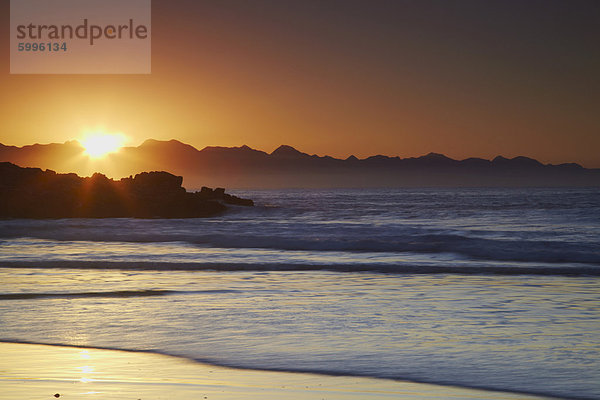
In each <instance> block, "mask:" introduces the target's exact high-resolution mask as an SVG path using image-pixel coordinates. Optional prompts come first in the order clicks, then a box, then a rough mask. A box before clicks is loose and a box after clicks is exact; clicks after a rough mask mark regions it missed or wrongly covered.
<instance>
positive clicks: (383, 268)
mask: <svg viewBox="0 0 600 400" xmlns="http://www.w3.org/2000/svg"><path fill="white" fill-rule="evenodd" d="M0 268H71V269H122V270H155V271H161V270H168V271H177V270H190V271H193V270H197V271H207V270H208V271H332V272H372V273H382V274H458V275H539V276H600V268H599V267H594V266H587V265H560V266H543V267H542V266H527V265H505V266H501V265H473V266H470V265H460V266H453V265H381V264H335V265H322V264H276V263H269V264H254V263H207V262H201V263H195V262H188V263H173V262H144V261H140V262H137V261H136V262H131V261H69V260H65V261H63V260H60V261H3V262H2V263H0ZM159 292H160V291H159ZM163 292H164V293H158V294H155V293H153V292H150V293H149V294H144V293H145V291H141V292H139V293H140V294H139V295H140V296H144V295H148V296H153V295H166V294H175V293H179V292H170V291H163ZM102 293H112V292H98V293H96V292H93V293H90V294H85V295H86V296H87V297H99V296H100V295H101V294H102ZM116 293H119V292H116ZM57 295H60V294H57ZM127 295H128V293H127V292H125V294H122V295H121V297H126V296H127ZM130 295H131V296H135V295H136V294H135V293H132V294H130ZM115 296H118V295H114V296H113V297H115ZM82 297H83V296H82Z"/></svg>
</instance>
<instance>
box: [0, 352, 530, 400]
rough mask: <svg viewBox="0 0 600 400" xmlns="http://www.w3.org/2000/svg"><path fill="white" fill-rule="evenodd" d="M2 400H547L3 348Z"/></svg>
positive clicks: (174, 360)
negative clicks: (57, 399)
mask: <svg viewBox="0 0 600 400" xmlns="http://www.w3.org/2000/svg"><path fill="white" fill-rule="evenodd" d="M0 355H1V358H0V399H11V400H13V399H40V400H43V399H55V398H57V397H55V394H58V395H60V397H58V398H59V399H66V400H69V399H102V400H105V399H132V400H136V399H141V400H154V399H181V400H187V399H207V400H219V399H220V400H224V399H250V400H253V399H257V400H258V399H260V400H266V399H292V400H304V399H311V400H320V399H327V400H349V399H494V400H497V399H542V397H535V396H525V395H522V394H509V393H502V392H493V391H482V390H472V389H462V388H456V387H448V386H440V385H429V384H420V383H412V382H403V381H392V380H385V379H371V378H354V377H333V376H325V375H317V374H299V373H288V372H265V371H253V370H243V369H232V368H223V367H215V366H212V365H207V364H201V363H197V362H193V361H190V360H186V359H182V358H178V357H170V356H164V355H160V354H153V353H141V352H127V351H115V350H101V349H90V348H76V347H62V346H47V345H37V344H15V343H0Z"/></svg>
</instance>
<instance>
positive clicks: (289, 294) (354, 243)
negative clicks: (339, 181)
mask: <svg viewBox="0 0 600 400" xmlns="http://www.w3.org/2000/svg"><path fill="white" fill-rule="evenodd" d="M234 194H236V195H238V196H242V197H248V198H252V199H254V200H255V203H256V206H255V207H252V208H247V207H233V208H232V209H231V211H229V212H228V213H226V214H225V215H223V216H219V217H214V218H203V219H175V220H164V219H151V220H142V219H98V220H94V219H62V220H18V219H13V220H1V221H0V267H1V268H0V282H1V283H0V341H19V342H31V343H49V344H64V345H77V346H90V347H102V348H114V349H124V350H146V351H154V352H158V353H164V354H170V355H175V356H182V357H186V358H191V359H194V360H198V361H203V362H208V363H213V364H217V365H225V366H234V367H242V368H251V369H267V370H284V371H310V372H319V373H324V374H334V375H339V374H342V375H356V376H373V377H380V378H390V379H403V380H411V381H416V382H429V383H438V384H444V385H454V386H464V387H477V388H486V389H495V390H502V391H508V392H523V393H535V394H545V395H550V396H557V397H563V398H574V399H599V398H600V190H598V189H575V188H574V189H564V188H552V189H550V188H548V189H537V188H536V189H532V188H518V189H517V188H513V189H507V188H493V189H491V188H490V189H484V188H477V189H476V188H469V189H433V188H432V189H398V190H391V189H385V190H384V189H381V190H270V191H267V190H265V191H238V192H234Z"/></svg>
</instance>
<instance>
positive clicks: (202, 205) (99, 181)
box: [0, 162, 254, 218]
mask: <svg viewBox="0 0 600 400" xmlns="http://www.w3.org/2000/svg"><path fill="white" fill-rule="evenodd" d="M182 183H183V178H182V177H180V176H175V175H172V174H170V173H168V172H143V173H141V174H137V175H136V176H135V177H131V176H130V177H129V178H123V179H121V180H120V181H115V180H112V179H109V178H107V177H106V176H104V175H102V174H94V175H93V176H91V177H89V178H81V177H79V176H77V175H75V174H57V173H56V172H54V171H51V170H46V171H42V170H41V169H39V168H21V167H19V166H17V165H15V164H12V163H8V162H3V163H0V218H118V217H135V218H196V217H208V216H213V215H217V214H219V213H222V212H223V211H225V209H226V206H225V204H236V205H244V206H252V205H254V203H253V202H252V200H247V199H241V198H238V197H236V196H232V195H229V194H226V193H225V189H222V188H219V189H215V190H212V189H210V188H202V191H200V192H196V193H188V192H186V190H185V188H183V187H182V186H181V184H182Z"/></svg>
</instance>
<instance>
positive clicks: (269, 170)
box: [0, 139, 600, 189]
mask: <svg viewBox="0 0 600 400" xmlns="http://www.w3.org/2000/svg"><path fill="white" fill-rule="evenodd" d="M0 161H9V162H12V163H14V164H17V165H20V166H23V167H38V168H44V169H51V170H54V171H56V172H61V173H67V172H75V173H78V174H80V175H88V176H89V175H92V174H93V173H95V172H100V173H103V174H105V175H107V176H109V177H112V178H121V177H125V176H129V175H135V174H137V173H140V172H142V171H168V172H170V173H173V174H176V175H180V176H183V177H184V185H185V186H186V187H187V188H189V189H197V188H200V187H201V186H225V187H229V188H325V187H331V188H334V187H407V186H412V187H415V186H417V187H418V186H425V187H426V186H438V187H439V186H442V187H443V186H599V185H600V169H588V168H584V167H582V166H581V165H579V164H576V163H567V164H559V165H553V164H543V163H541V162H539V161H537V160H535V159H532V158H528V157H523V156H520V157H515V158H511V159H509V158H505V157H502V156H498V157H496V158H494V159H493V160H486V159H482V158H467V159H465V160H455V159H452V158H449V157H446V156H445V155H443V154H438V153H429V154H427V155H424V156H421V157H410V158H400V157H388V156H383V155H375V156H371V157H367V158H363V159H358V158H357V157H355V156H350V157H348V158H346V159H337V158H333V157H330V156H322V157H321V156H317V155H309V154H307V153H303V152H301V151H299V150H297V149H295V148H293V147H291V146H287V145H282V146H280V147H278V148H277V149H276V150H274V151H273V152H271V153H267V152H264V151H261V150H256V149H252V148H250V147H248V146H245V145H244V146H240V147H212V146H211V147H205V148H203V149H202V150H198V149H196V148H195V147H193V146H190V145H188V144H185V143H182V142H180V141H177V140H169V141H159V140H153V139H148V140H146V141H145V142H144V143H142V144H141V145H140V146H137V147H123V148H121V149H120V150H119V151H118V152H115V153H112V154H109V155H107V156H105V157H103V158H101V159H97V160H91V159H90V158H89V157H88V156H87V155H86V154H85V150H84V148H83V147H82V146H81V144H80V143H79V142H77V141H68V142H65V143H62V144H60V143H52V144H34V145H29V146H23V147H15V146H6V145H3V144H0Z"/></svg>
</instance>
